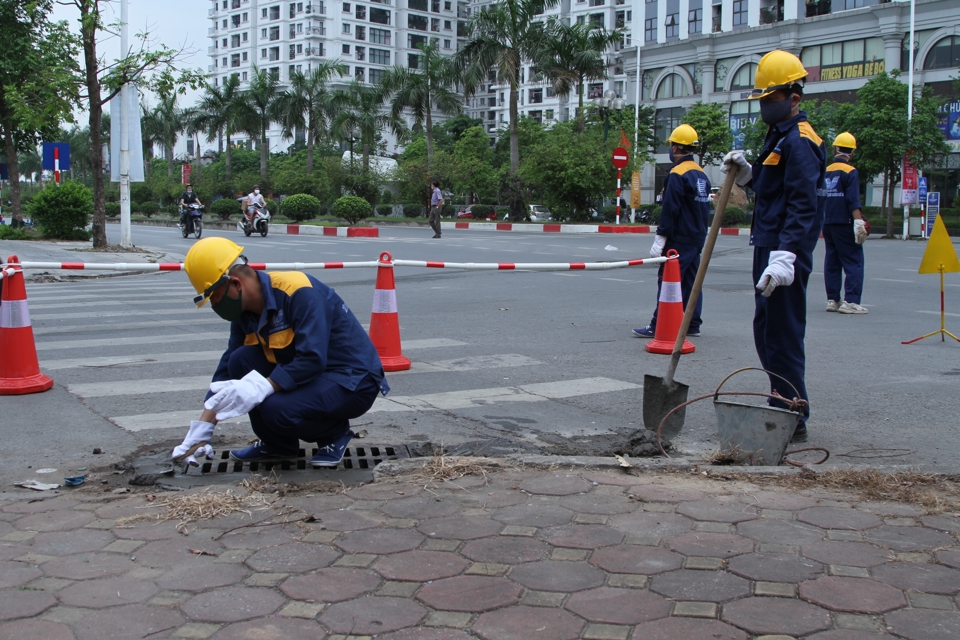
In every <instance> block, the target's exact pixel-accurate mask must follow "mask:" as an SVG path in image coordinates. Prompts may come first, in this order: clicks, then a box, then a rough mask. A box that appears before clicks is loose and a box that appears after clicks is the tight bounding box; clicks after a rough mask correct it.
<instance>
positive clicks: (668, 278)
mask: <svg viewBox="0 0 960 640" xmlns="http://www.w3.org/2000/svg"><path fill="white" fill-rule="evenodd" d="M679 255H680V254H679V253H677V251H676V250H675V249H670V251H667V257H668V258H674V259H673V260H667V261H666V263H664V265H663V283H662V284H661V285H660V300H659V301H658V304H659V306H658V307H657V328H656V333H655V334H654V336H653V340H650V341H648V342H647V344H646V349H647V351H649V352H650V353H663V354H666V355H671V354H672V353H673V347H674V346H675V345H676V343H677V335H678V334H679V333H680V325H681V324H682V323H683V292H682V291H681V289H680V260H678V259H676V258H677V257H678V256H679ZM696 349H697V348H696V347H695V346H694V344H693V343H692V342H690V341H689V340H684V341H683V347H682V348H681V349H680V353H693V352H694V351H696Z"/></svg>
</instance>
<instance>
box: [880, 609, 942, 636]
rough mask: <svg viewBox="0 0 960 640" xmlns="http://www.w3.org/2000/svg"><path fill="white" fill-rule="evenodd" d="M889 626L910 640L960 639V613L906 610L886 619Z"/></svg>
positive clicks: (892, 614)
mask: <svg viewBox="0 0 960 640" xmlns="http://www.w3.org/2000/svg"><path fill="white" fill-rule="evenodd" d="M884 620H885V621H886V623H887V626H888V627H889V628H890V630H891V631H893V632H894V633H895V634H897V635H898V636H902V637H904V638H907V639H908V640H953V639H954V638H957V637H960V613H957V612H956V611H933V610H931V609H904V610H902V611H894V612H893V613H891V614H888V615H887V616H885V617H884Z"/></svg>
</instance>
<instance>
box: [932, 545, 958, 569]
mask: <svg viewBox="0 0 960 640" xmlns="http://www.w3.org/2000/svg"><path fill="white" fill-rule="evenodd" d="M935 555H936V556H937V560H938V561H939V562H940V564H945V565H947V566H948V567H953V568H954V569H960V549H958V548H956V547H954V548H953V549H941V550H940V551H937V553H936V554H935Z"/></svg>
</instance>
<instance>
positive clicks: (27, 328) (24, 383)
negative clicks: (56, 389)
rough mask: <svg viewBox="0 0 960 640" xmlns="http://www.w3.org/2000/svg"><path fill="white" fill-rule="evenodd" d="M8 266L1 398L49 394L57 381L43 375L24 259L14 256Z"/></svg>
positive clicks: (1, 306)
mask: <svg viewBox="0 0 960 640" xmlns="http://www.w3.org/2000/svg"><path fill="white" fill-rule="evenodd" d="M7 263H8V264H9V265H10V267H8V270H7V275H6V277H5V278H4V279H3V280H4V283H3V296H2V300H0V395H3V396H20V395H23V394H26V393H37V392H38V391H46V390H47V389H49V388H50V387H52V386H53V380H52V379H50V378H48V377H47V376H45V375H43V374H42V373H40V363H39V362H37V347H36V345H35V344H34V342H33V327H32V326H31V325H30V310H29V309H28V308H27V288H26V286H25V285H24V284H23V271H22V270H21V268H20V266H19V265H20V260H18V259H17V256H10V257H9V258H7ZM10 270H12V273H11V272H10Z"/></svg>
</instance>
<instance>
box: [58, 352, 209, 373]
mask: <svg viewBox="0 0 960 640" xmlns="http://www.w3.org/2000/svg"><path fill="white" fill-rule="evenodd" d="M222 355H223V351H222V350H220V351H182V352H179V353H150V354H141V355H136V356H100V357H95V358H68V359H63V360H41V362H40V368H41V369H43V370H45V371H57V370H60V369H99V368H104V369H106V368H110V367H124V366H128V365H130V366H136V365H145V364H147V365H149V364H166V363H170V362H190V363H193V362H204V361H209V360H213V361H219V360H220V356H222Z"/></svg>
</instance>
